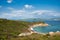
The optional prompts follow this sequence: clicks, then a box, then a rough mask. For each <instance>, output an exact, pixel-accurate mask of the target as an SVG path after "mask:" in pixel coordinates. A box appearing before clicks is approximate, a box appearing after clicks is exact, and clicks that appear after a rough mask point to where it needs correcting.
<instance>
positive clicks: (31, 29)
mask: <svg viewBox="0 0 60 40" xmlns="http://www.w3.org/2000/svg"><path fill="white" fill-rule="evenodd" d="M37 26H48V24H46V23H45V24H41V25H39V24H37V25H32V26H30V27H29V29H28V30H29V31H30V32H32V33H37V34H43V35H46V34H49V35H53V34H55V35H56V34H59V35H60V31H56V32H53V31H52V32H48V33H40V32H37V31H34V29H33V28H34V27H37Z"/></svg>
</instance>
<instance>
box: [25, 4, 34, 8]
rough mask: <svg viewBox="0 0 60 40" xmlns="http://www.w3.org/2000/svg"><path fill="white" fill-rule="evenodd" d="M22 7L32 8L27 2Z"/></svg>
mask: <svg viewBox="0 0 60 40" xmlns="http://www.w3.org/2000/svg"><path fill="white" fill-rule="evenodd" d="M24 7H25V8H29V9H30V8H33V6H32V5H28V4H26V5H24Z"/></svg>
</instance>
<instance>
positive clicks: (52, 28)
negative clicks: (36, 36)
mask: <svg viewBox="0 0 60 40" xmlns="http://www.w3.org/2000/svg"><path fill="white" fill-rule="evenodd" d="M45 23H47V24H49V26H46V27H40V26H38V27H34V28H33V29H34V31H36V32H40V33H48V32H56V31H60V21H45Z"/></svg>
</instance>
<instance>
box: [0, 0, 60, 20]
mask: <svg viewBox="0 0 60 40" xmlns="http://www.w3.org/2000/svg"><path fill="white" fill-rule="evenodd" d="M0 18H6V19H14V20H18V19H27V18H43V19H44V18H60V0H0Z"/></svg>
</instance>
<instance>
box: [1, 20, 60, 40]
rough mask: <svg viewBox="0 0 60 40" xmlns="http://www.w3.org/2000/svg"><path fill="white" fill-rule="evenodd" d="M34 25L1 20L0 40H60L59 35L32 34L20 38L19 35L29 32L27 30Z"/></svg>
mask: <svg viewBox="0 0 60 40" xmlns="http://www.w3.org/2000/svg"><path fill="white" fill-rule="evenodd" d="M35 23H39V22H35ZM32 24H34V23H31V22H24V21H16V20H7V19H0V40H60V36H59V35H55V36H49V34H47V35H42V34H32V35H29V36H23V37H19V36H18V34H20V33H22V32H29V31H28V30H27V29H28V27H29V25H32ZM48 36H49V37H48Z"/></svg>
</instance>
